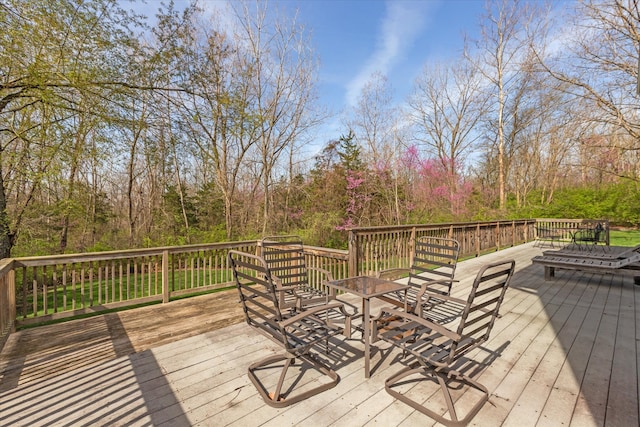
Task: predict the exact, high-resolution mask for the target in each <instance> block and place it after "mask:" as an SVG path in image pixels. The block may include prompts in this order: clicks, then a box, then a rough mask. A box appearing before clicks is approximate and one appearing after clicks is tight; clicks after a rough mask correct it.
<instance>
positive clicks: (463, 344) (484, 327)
mask: <svg viewBox="0 0 640 427" xmlns="http://www.w3.org/2000/svg"><path fill="white" fill-rule="evenodd" d="M514 270H515V261H513V260H509V261H503V262H498V263H492V264H488V265H485V266H483V267H482V268H481V269H480V271H478V274H477V275H476V278H475V280H474V281H473V285H472V287H471V292H470V293H469V297H468V298H467V304H466V305H465V307H464V310H463V312H462V316H461V318H460V323H459V325H458V328H457V333H458V335H459V336H460V337H461V338H460V339H459V340H455V341H454V342H453V343H452V345H451V349H450V353H449V358H450V362H452V361H453V360H456V359H458V358H459V357H460V356H462V355H463V354H465V353H467V352H468V351H470V350H471V349H473V348H476V347H477V346H479V345H480V344H482V343H483V342H485V341H487V340H488V339H489V334H490V333H491V329H492V328H493V325H494V323H495V320H496V318H497V317H498V313H499V310H500V305H501V304H502V301H503V300H504V294H505V292H506V291H507V288H508V287H509V282H510V281H511V277H512V276H513V272H514Z"/></svg>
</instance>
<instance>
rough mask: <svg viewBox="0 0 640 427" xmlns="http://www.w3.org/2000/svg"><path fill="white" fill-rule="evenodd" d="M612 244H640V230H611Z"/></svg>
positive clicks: (610, 238)
mask: <svg viewBox="0 0 640 427" xmlns="http://www.w3.org/2000/svg"><path fill="white" fill-rule="evenodd" d="M609 240H610V244H611V246H637V245H640V230H624V231H623V230H611V231H609Z"/></svg>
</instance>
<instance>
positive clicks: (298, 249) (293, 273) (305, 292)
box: [260, 236, 333, 308]
mask: <svg viewBox="0 0 640 427" xmlns="http://www.w3.org/2000/svg"><path fill="white" fill-rule="evenodd" d="M260 247H261V255H262V258H264V260H265V261H266V263H267V265H268V266H269V270H271V278H272V280H273V281H274V284H275V286H276V288H277V289H278V290H279V291H280V293H279V299H280V307H281V308H293V307H297V308H306V307H312V306H314V305H318V304H326V303H328V302H329V299H330V298H329V293H328V291H327V289H326V288H325V287H324V285H323V284H324V283H326V282H327V281H332V280H333V275H332V274H331V272H330V271H329V270H325V269H323V268H317V267H308V266H307V265H306V262H305V257H304V246H303V244H302V240H301V239H300V237H298V236H268V237H264V238H263V239H262V240H261V241H260ZM312 278H313V279H314V280H310V279H312ZM312 281H313V282H314V283H315V285H313V286H312V284H311V283H312Z"/></svg>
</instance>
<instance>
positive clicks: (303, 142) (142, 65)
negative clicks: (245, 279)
mask: <svg viewBox="0 0 640 427" xmlns="http://www.w3.org/2000/svg"><path fill="white" fill-rule="evenodd" d="M153 5H154V6H156V5H157V6H158V7H159V8H160V9H159V10H158V12H157V15H156V16H154V17H153V19H151V20H148V19H146V18H145V17H143V16H138V15H136V14H135V13H134V12H132V11H127V10H126V8H129V7H130V3H128V2H116V1H112V0H95V1H80V0H1V1H0V26H1V27H0V30H1V33H0V34H2V36H0V45H1V46H0V67H1V68H0V69H1V75H0V257H7V256H10V255H13V256H26V255H42V254H53V253H62V252H83V251H98V250H108V249H123V248H133V247H148V246H161V245H176V244H188V243H198V242H212V241H222V240H238V239H243V238H251V237H254V238H255V237H257V236H261V235H263V234H267V233H268V234H273V233H296V234H301V235H302V236H303V238H304V239H305V241H306V242H308V243H310V244H316V245H323V246H333V247H341V246H344V245H345V238H346V235H345V233H344V232H343V230H345V229H347V228H348V227H350V226H356V225H393V224H407V223H424V222H442V221H469V220H479V219H491V218H501V219H504V218H509V217H524V216H543V215H544V216H547V215H548V216H553V215H557V216H565V217H607V218H609V219H611V220H612V222H621V223H627V224H639V223H640V192H639V191H638V176H639V172H640V170H639V168H640V158H639V150H640V117H639V114H640V107H639V105H640V98H639V97H638V95H637V92H636V86H637V82H638V74H637V73H638V63H639V62H638V57H639V55H640V34H639V30H638V28H640V12H639V10H638V2H635V1H633V0H616V1H613V0H612V1H607V2H598V1H583V2H577V3H563V4H562V6H563V7H565V9H563V10H553V11H551V10H547V9H544V8H543V5H542V4H541V3H538V2H516V1H493V2H491V3H489V4H488V7H487V10H486V13H485V15H484V16H482V17H479V23H478V31H474V32H473V33H474V34H478V37H476V38H475V39H471V38H468V39H467V40H466V41H465V49H464V51H461V52H457V53H456V55H455V57H454V56H453V55H452V57H453V58H454V59H451V60H448V61H442V62H439V63H433V62H425V64H424V68H423V70H422V72H421V73H420V74H419V75H418V76H417V77H416V79H415V82H414V89H413V91H412V93H411V95H410V96H409V97H408V98H407V99H406V100H405V102H403V104H402V105H396V104H395V103H394V102H393V87H392V84H391V82H390V81H389V80H388V77H387V76H385V75H382V74H380V73H374V74H373V75H372V76H371V78H370V80H369V82H368V83H367V84H366V85H365V86H364V87H363V89H362V91H361V93H360V95H359V98H358V100H357V102H356V103H355V104H354V106H353V107H352V108H351V109H350V110H349V111H345V112H343V113H342V115H341V119H342V120H341V122H342V130H340V131H338V132H337V133H336V135H335V138H333V139H332V140H329V141H326V140H322V141H319V140H317V137H316V136H315V135H316V131H317V129H319V126H321V125H323V124H325V123H326V122H327V121H328V120H334V119H335V117H332V116H331V113H332V112H328V111H326V110H325V109H324V108H323V106H322V105H320V104H319V102H318V75H319V66H320V63H321V59H322V58H318V57H317V54H316V53H315V51H314V47H313V46H314V45H313V40H312V39H311V37H310V34H311V31H310V30H311V29H310V28H305V26H304V23H302V22H299V21H297V20H296V18H295V17H294V16H293V15H286V14H283V13H280V12H283V11H282V10H276V7H277V4H276V3H270V2H257V3H256V2H240V1H239V2H231V3H230V9H229V10H225V11H217V12H214V11H211V10H201V9H199V8H198V7H197V5H192V6H190V7H188V8H186V9H184V10H177V9H176V8H175V7H174V6H173V5H171V4H169V5H167V6H161V4H160V3H157V4H156V3H153ZM205 6H210V5H205ZM445 7H446V6H445ZM147 9H152V8H151V7H150V4H147ZM552 12H553V13H552ZM336 48H340V47H339V46H337V47H336ZM425 61H426V58H425ZM309 143H313V146H314V147H316V149H315V150H314V152H310V151H309V149H308V146H309ZM317 147H319V148H317ZM316 151H317V152H316Z"/></svg>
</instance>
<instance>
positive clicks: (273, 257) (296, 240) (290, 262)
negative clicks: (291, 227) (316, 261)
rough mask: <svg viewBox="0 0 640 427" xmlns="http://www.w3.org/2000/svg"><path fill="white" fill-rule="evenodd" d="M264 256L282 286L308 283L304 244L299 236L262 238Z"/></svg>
mask: <svg viewBox="0 0 640 427" xmlns="http://www.w3.org/2000/svg"><path fill="white" fill-rule="evenodd" d="M261 247H262V258H263V259H264V260H265V261H266V263H267V265H268V266H269V269H270V270H271V273H272V274H273V275H274V276H276V277H277V278H278V279H279V280H280V284H281V285H282V286H295V287H306V286H307V285H308V276H307V265H306V263H305V259H304V246H303V245H302V239H300V237H298V236H268V237H264V238H263V239H262V240H261Z"/></svg>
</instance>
